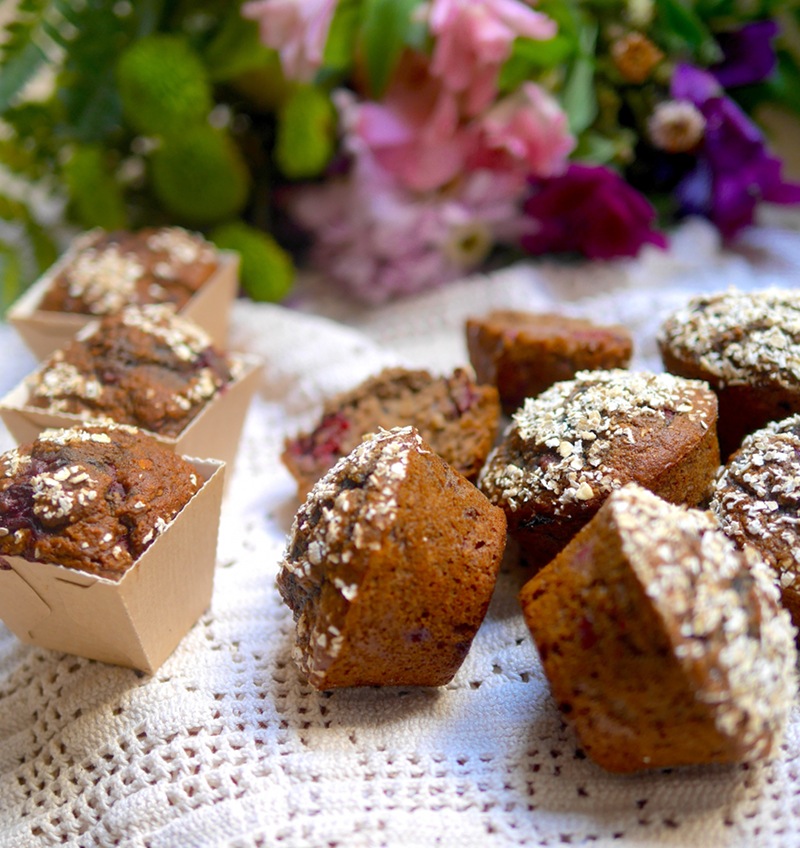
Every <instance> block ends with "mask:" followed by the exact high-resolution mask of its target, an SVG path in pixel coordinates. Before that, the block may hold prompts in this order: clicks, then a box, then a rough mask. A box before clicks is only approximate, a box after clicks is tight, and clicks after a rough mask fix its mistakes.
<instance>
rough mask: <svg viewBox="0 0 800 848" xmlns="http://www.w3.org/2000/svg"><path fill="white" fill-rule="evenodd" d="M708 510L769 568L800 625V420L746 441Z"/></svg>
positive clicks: (773, 426)
mask: <svg viewBox="0 0 800 848" xmlns="http://www.w3.org/2000/svg"><path fill="white" fill-rule="evenodd" d="M710 508H711V510H712V512H713V513H714V514H715V515H716V516H717V518H718V519H719V521H720V523H721V525H722V529H723V530H724V531H725V532H726V533H727V534H728V535H729V536H731V537H732V538H733V539H734V540H735V541H736V542H737V543H738V544H739V545H745V544H750V545H753V546H754V547H755V548H757V549H758V551H759V553H761V555H762V556H763V557H764V560H765V561H766V562H767V564H768V565H770V566H772V568H773V569H774V570H775V572H776V574H777V578H778V583H779V586H780V590H781V600H782V602H783V605H784V606H785V607H786V608H787V609H788V610H789V612H790V614H791V616H792V620H793V621H794V623H795V624H796V625H800V415H793V416H792V417H791V418H787V419H785V420H783V421H773V422H772V423H770V424H768V425H767V426H766V427H764V428H763V429H761V430H757V431H756V432H755V433H751V434H750V435H749V436H746V437H745V439H744V441H743V442H742V446H741V447H740V448H739V450H738V451H736V453H734V454H733V456H732V457H731V458H730V459H729V460H728V462H727V464H726V465H725V467H724V468H723V469H722V470H721V473H720V475H719V477H718V479H717V482H716V484H715V486H714V493H713V495H712V498H711V503H710Z"/></svg>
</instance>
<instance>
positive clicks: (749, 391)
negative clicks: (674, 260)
mask: <svg viewBox="0 0 800 848" xmlns="http://www.w3.org/2000/svg"><path fill="white" fill-rule="evenodd" d="M658 345H659V348H660V351H661V358H662V360H663V362H664V367H665V368H666V369H667V370H668V371H670V372H672V373H673V374H679V375H681V376H683V377H690V378H694V379H699V380H705V381H706V382H708V383H709V385H710V386H711V387H712V388H713V389H714V391H715V392H716V393H717V395H718V397H719V424H718V430H719V442H720V451H721V453H722V457H723V459H726V458H727V457H728V456H730V454H731V453H733V451H735V450H736V449H737V448H738V447H739V445H740V444H741V442H742V439H743V438H744V437H745V436H746V435H747V434H748V433H752V432H753V431H755V430H758V429H760V428H761V427H763V426H764V425H765V424H767V423H768V422H769V421H777V420H780V419H782V418H787V417H788V416H790V415H793V414H794V413H797V412H800V290H797V289H775V288H773V289H765V290H762V291H754V292H739V291H728V292H725V293H723V294H713V295H704V296H701V297H696V298H693V299H692V300H690V301H689V303H688V304H687V305H686V306H685V307H683V308H681V309H678V310H677V311H676V312H674V313H673V314H672V315H670V316H669V317H668V318H667V319H666V320H665V321H664V322H663V324H662V326H661V329H660V331H659V335H658Z"/></svg>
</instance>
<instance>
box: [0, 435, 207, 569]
mask: <svg viewBox="0 0 800 848" xmlns="http://www.w3.org/2000/svg"><path fill="white" fill-rule="evenodd" d="M201 485H202V481H201V480H200V479H199V478H198V475H197V473H196V471H195V469H194V467H193V466H192V465H191V463H189V462H187V461H186V460H185V459H183V458H182V457H180V456H178V455H177V454H175V453H173V452H172V451H170V450H168V449H167V448H164V447H163V446H162V445H160V444H159V443H158V442H157V441H156V440H155V439H153V438H152V437H150V436H147V435H145V434H144V433H141V432H139V431H137V430H135V429H133V428H130V427H113V426H112V427H85V428H73V429H62V430H45V431H44V432H43V433H42V434H41V435H40V436H39V438H38V439H37V440H36V441H34V442H31V443H28V444H25V445H21V446H19V447H17V448H14V449H13V450H11V451H8V452H7V453H5V454H3V455H2V456H0V555H4V556H20V557H23V558H24V559H28V560H32V561H35V562H49V563H55V564H57V565H63V566H65V567H67V568H75V569H78V570H80V571H86V572H89V573H91V574H96V575H99V576H101V577H108V578H112V579H119V578H121V577H122V576H123V575H124V574H125V572H126V571H127V570H128V569H129V568H130V567H131V566H132V565H133V563H134V562H135V561H136V560H137V558H138V557H139V556H140V555H141V554H142V553H143V552H144V551H145V550H146V549H147V548H148V547H149V546H150V544H152V542H153V541H154V539H155V538H156V537H157V536H158V535H159V534H160V533H161V532H162V531H163V530H165V529H166V527H167V526H168V525H169V523H170V521H172V519H173V518H174V517H175V516H176V515H177V514H178V513H179V512H180V511H181V509H183V507H184V506H185V505H186V504H187V503H188V502H189V500H190V499H191V498H192V497H193V495H194V494H195V493H196V492H197V491H198V490H199V488H200V486H201Z"/></svg>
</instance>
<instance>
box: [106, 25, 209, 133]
mask: <svg viewBox="0 0 800 848" xmlns="http://www.w3.org/2000/svg"><path fill="white" fill-rule="evenodd" d="M117 85H118V88H119V96H120V100H121V102H122V111H123V114H124V115H125V119H126V120H127V121H128V123H129V124H130V126H131V127H133V129H134V130H136V132H139V133H143V134H144V135H161V136H170V135H175V134H176V133H179V132H183V131H184V130H185V129H186V127H187V126H191V125H192V124H198V123H199V122H200V121H203V120H205V118H206V117H207V116H208V113H209V111H210V110H211V107H212V105H213V98H212V94H211V86H210V84H209V82H208V78H207V75H206V71H205V68H204V67H203V63H202V62H201V61H200V59H199V57H198V56H197V54H196V53H195V52H194V51H193V50H192V48H191V47H190V46H189V45H188V44H187V43H186V41H185V40H184V39H182V38H179V37H177V36H174V35H150V36H147V37H146V38H142V39H141V40H139V41H137V42H136V43H135V44H133V45H132V46H131V47H129V48H128V49H127V50H126V51H125V53H123V54H122V56H121V57H120V60H119V63H118V65H117Z"/></svg>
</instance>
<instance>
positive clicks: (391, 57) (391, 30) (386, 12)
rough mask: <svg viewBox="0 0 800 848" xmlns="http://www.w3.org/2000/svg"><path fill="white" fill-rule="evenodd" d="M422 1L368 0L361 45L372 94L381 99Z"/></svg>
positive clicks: (365, 8) (362, 27)
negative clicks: (412, 19)
mask: <svg viewBox="0 0 800 848" xmlns="http://www.w3.org/2000/svg"><path fill="white" fill-rule="evenodd" d="M419 2H420V0H366V3H365V7H364V20H363V24H362V26H361V43H362V47H363V51H364V59H365V62H366V68H367V78H368V84H369V88H370V94H371V96H373V97H380V95H381V94H383V92H384V90H385V89H386V86H387V85H388V83H389V79H390V77H391V74H392V71H393V70H394V66H395V64H396V63H397V60H398V58H399V56H400V53H401V51H402V49H403V47H405V45H406V43H407V40H406V39H407V35H409V34H410V31H411V25H412V21H411V16H412V12H413V11H414V9H415V8H416V7H417V6H418V5H419Z"/></svg>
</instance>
